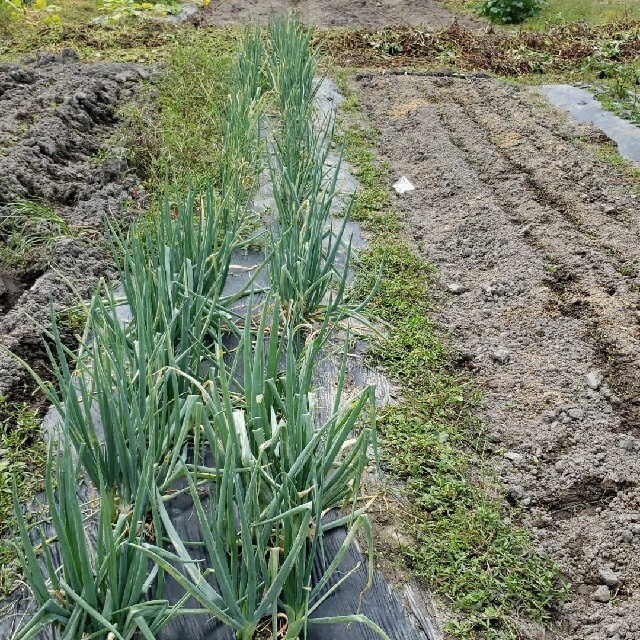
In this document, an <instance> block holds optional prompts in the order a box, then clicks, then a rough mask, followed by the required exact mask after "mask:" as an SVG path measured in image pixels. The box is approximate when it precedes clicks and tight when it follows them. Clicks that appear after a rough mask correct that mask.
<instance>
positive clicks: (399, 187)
mask: <svg viewBox="0 0 640 640" xmlns="http://www.w3.org/2000/svg"><path fill="white" fill-rule="evenodd" d="M393 188H394V189H395V190H396V193H399V194H403V193H407V191H413V190H414V189H415V187H414V186H413V185H412V184H411V182H409V178H407V177H405V176H402V178H400V180H398V182H396V183H395V184H394V185H393Z"/></svg>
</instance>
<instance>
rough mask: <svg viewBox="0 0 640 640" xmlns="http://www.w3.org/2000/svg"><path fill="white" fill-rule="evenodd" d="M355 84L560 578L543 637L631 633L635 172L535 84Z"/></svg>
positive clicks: (635, 614) (638, 625)
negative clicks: (555, 608)
mask: <svg viewBox="0 0 640 640" xmlns="http://www.w3.org/2000/svg"><path fill="white" fill-rule="evenodd" d="M354 89H355V90H356V91H357V93H358V95H359V96H360V101H361V104H362V107H363V109H364V113H365V116H366V119H367V120H368V122H367V123H366V124H368V125H370V126H372V127H375V128H376V129H377V130H379V132H380V138H379V155H380V158H381V160H383V161H386V162H388V163H389V166H390V169H391V172H392V178H393V180H394V181H395V180H397V179H398V178H400V177H401V176H406V177H407V178H409V180H410V181H411V182H412V183H413V184H414V185H415V187H416V189H415V191H413V192H411V193H408V194H405V195H404V196H397V202H396V205H397V207H398V208H399V209H400V211H401V217H402V218H403V219H404V220H406V225H407V226H406V231H407V234H408V235H409V236H410V237H411V238H412V239H413V241H414V242H415V245H416V248H417V250H418V251H419V252H420V253H421V255H422V256H423V257H424V259H425V260H426V261H428V262H430V263H433V264H435V265H436V266H437V267H438V269H439V273H440V279H441V293H442V295H441V307H440V311H439V319H440V320H441V322H442V323H443V325H444V326H445V327H446V328H447V329H449V330H450V331H451V339H452V341H453V342H454V343H455V345H456V346H457V348H458V349H459V350H460V352H461V354H462V355H463V356H464V357H463V358H462V359H463V361H464V362H465V366H466V367H467V368H468V369H469V370H470V371H471V373H472V375H473V376H474V377H475V380H476V382H477V384H478V385H479V386H480V387H481V388H482V389H483V391H484V398H485V401H484V408H483V417H484V420H485V422H486V427H487V433H488V439H489V445H490V448H491V451H492V452H493V455H494V463H495V467H496V468H497V470H498V474H499V476H500V479H501V482H502V486H503V487H504V499H505V500H507V501H508V502H510V503H511V504H513V505H515V506H517V507H518V508H519V509H520V510H521V511H522V514H523V518H524V520H525V523H526V524H527V525H528V527H529V528H530V529H531V531H532V532H533V535H534V537H535V539H536V540H537V544H538V545H539V548H540V550H541V551H543V552H544V553H547V554H548V555H550V556H551V557H552V558H554V559H555V560H556V561H557V563H558V565H559V567H560V569H561V571H562V573H563V574H564V575H565V576H566V578H567V580H568V581H569V582H570V583H571V593H570V595H569V598H568V601H567V603H566V605H565V606H564V609H563V610H562V612H561V614H560V615H559V618H558V619H557V621H556V622H557V628H556V632H555V635H554V637H558V638H563V639H566V640H596V639H598V640H600V639H602V638H616V639H618V640H621V639H623V638H625V639H631V638H634V639H635V638H640V481H639V478H640V426H639V425H640V382H639V380H640V378H639V375H638V370H639V367H640V324H639V321H640V295H639V291H640V280H639V279H638V276H637V274H638V273H639V272H640V252H639V251H638V247H639V246H640V210H639V208H638V183H634V182H633V181H632V180H631V178H627V177H624V176H621V175H619V174H618V173H616V171H615V170H614V169H613V168H612V167H611V166H609V165H608V164H606V163H604V162H603V161H600V160H599V159H598V158H597V156H596V155H595V153H594V151H593V146H592V145H590V144H588V142H589V141H592V142H594V143H602V141H603V138H602V134H600V133H599V132H597V131H595V130H594V129H592V128H591V127H587V126H585V125H576V124H573V123H571V122H570V121H569V120H568V118H567V117H566V116H565V115H564V114H563V113H561V112H559V111H557V110H555V109H553V108H552V107H550V105H549V104H548V103H547V102H546V101H545V99H544V98H542V97H541V96H540V95H539V94H538V93H537V92H536V91H535V90H534V89H529V88H521V87H516V86H511V85H506V84H503V83H501V82H499V81H496V80H493V79H488V78H480V77H468V78H459V77H457V78H456V77H425V76H421V77H419V76H410V75H409V76H389V75H377V74H373V73H363V74H360V75H358V76H357V79H356V80H355V81H354ZM525 637H529V636H525ZM536 637H542V636H536ZM545 637H549V636H545Z"/></svg>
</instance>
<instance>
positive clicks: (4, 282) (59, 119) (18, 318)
mask: <svg viewBox="0 0 640 640" xmlns="http://www.w3.org/2000/svg"><path fill="white" fill-rule="evenodd" d="M143 77H145V78H146V77H148V72H147V71H145V70H144V69H143V68H142V67H138V66H135V65H124V64H92V65H86V64H81V63H79V62H77V55H76V54H75V53H74V52H73V51H70V50H65V51H64V52H63V53H62V54H60V55H53V54H45V53H41V54H38V55H37V56H34V57H32V58H30V59H28V60H25V62H24V63H22V64H2V65H0V215H2V216H7V215H9V216H10V215H11V214H12V206H11V205H12V203H15V202H17V201H20V200H29V201H35V202H39V203H44V204H46V206H48V207H50V208H52V209H53V210H55V211H56V212H57V213H59V214H61V215H62V216H63V217H64V218H65V220H66V221H67V223H68V224H69V225H70V229H71V232H70V234H69V236H68V237H61V238H58V239H57V240H56V241H55V242H54V243H53V244H52V245H51V246H48V247H47V248H46V249H45V248H42V249H41V250H38V251H36V252H35V253H32V254H31V255H30V256H29V260H28V261H27V264H26V265H20V264H18V265H16V264H11V265H9V264H2V263H0V341H1V343H2V345H3V346H4V347H8V348H9V349H11V350H12V351H13V352H14V353H17V354H18V355H19V356H21V357H24V358H25V359H26V360H27V361H28V362H29V363H30V364H31V365H32V366H33V367H35V368H36V370H40V371H44V370H45V369H46V365H45V360H46V355H45V351H44V348H43V343H42V338H41V331H40V330H39V328H38V327H37V324H36V323H40V324H44V325H45V326H46V325H47V324H48V319H49V315H50V310H49V309H50V301H53V303H54V306H55V308H56V309H57V310H61V309H64V308H65V307H66V306H68V305H69V304H71V303H72V302H76V301H77V296H78V295H79V296H81V297H82V296H85V297H86V296H87V295H88V294H89V293H90V292H91V290H92V289H93V287H94V286H95V284H96V282H97V281H98V280H99V278H101V277H110V276H112V272H111V261H110V258H109V256H108V252H107V251H106V247H105V243H104V217H105V215H109V216H111V217H112V218H113V219H115V220H117V219H119V218H122V217H123V207H122V203H123V202H124V201H125V199H129V200H133V199H136V198H138V199H139V197H140V195H141V194H140V192H139V191H138V190H136V179H135V176H128V175H127V164H126V160H124V159H123V158H122V157H120V155H119V154H118V153H117V152H116V153H115V154H114V153H112V152H111V151H113V150H111V149H110V148H109V143H108V138H109V136H110V134H112V133H113V132H114V131H115V128H116V125H117V122H118V118H117V108H118V107H119V106H120V105H121V104H123V103H124V102H125V101H127V100H130V99H131V98H132V97H133V95H134V92H135V90H136V88H137V86H138V85H139V83H140V82H141V80H142V79H143ZM116 151H117V150H116ZM101 154H102V155H101ZM0 241H4V239H3V238H0ZM34 321H35V322H34ZM32 386H33V385H32V384H31V383H30V381H29V379H28V375H27V374H26V372H25V371H24V370H23V369H22V368H21V367H20V366H18V365H17V363H16V362H15V360H14V359H12V358H11V357H10V356H8V355H6V353H5V351H4V350H3V351H1V352H0V396H4V397H6V398H8V399H10V400H11V399H21V398H22V397H26V395H25V394H28V390H29V389H30V388H31V387H32Z"/></svg>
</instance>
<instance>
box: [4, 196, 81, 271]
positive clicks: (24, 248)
mask: <svg viewBox="0 0 640 640" xmlns="http://www.w3.org/2000/svg"><path fill="white" fill-rule="evenodd" d="M73 233H74V230H73V228H72V227H71V225H70V224H69V223H68V222H67V221H66V220H65V219H64V218H63V217H62V216H61V215H60V214H59V213H57V212H56V211H54V210H53V209H52V208H51V207H49V206H48V205H46V204H45V203H42V202H35V201H32V200H26V199H25V200H19V201H17V202H13V203H10V204H8V205H6V206H5V207H4V208H3V210H2V211H0V239H2V241H3V247H2V248H1V249H0V256H1V257H2V260H3V261H4V262H5V263H6V264H10V265H15V266H20V265H24V264H26V263H28V262H29V261H30V260H33V259H35V258H39V259H42V254H43V252H44V253H45V255H46V252H47V250H48V249H50V248H51V245H53V244H54V243H55V242H56V240H58V239H60V238H61V237H63V236H69V235H72V234H73Z"/></svg>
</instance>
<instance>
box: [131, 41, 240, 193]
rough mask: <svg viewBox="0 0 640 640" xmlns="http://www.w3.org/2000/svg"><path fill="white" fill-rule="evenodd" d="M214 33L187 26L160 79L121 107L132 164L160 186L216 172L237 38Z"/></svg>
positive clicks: (151, 182)
mask: <svg viewBox="0 0 640 640" xmlns="http://www.w3.org/2000/svg"><path fill="white" fill-rule="evenodd" d="M210 35H211V33H209V32H203V33H200V32H195V31H193V32H191V31H189V32H186V33H185V34H184V36H183V37H182V38H181V39H180V41H178V42H176V43H174V44H173V45H171V46H170V48H169V50H170V55H169V58H168V60H167V65H166V72H165V73H164V74H163V76H162V78H161V79H160V80H159V81H158V83H157V84H156V85H154V86H150V87H148V90H147V91H148V93H147V95H145V94H144V92H143V95H142V96H141V98H140V99H139V100H138V101H137V102H136V103H132V104H130V105H129V106H128V107H126V108H125V109H124V111H123V115H124V118H125V121H126V124H125V127H124V130H125V139H126V141H127V145H126V146H127V148H128V149H129V150H130V154H131V159H132V161H133V164H134V165H135V166H136V168H137V170H138V172H139V173H140V174H141V175H142V176H144V177H145V178H146V179H147V180H148V181H149V182H150V184H151V185H152V186H154V187H156V188H157V187H158V185H160V184H162V183H163V182H164V181H165V180H166V179H167V178H168V179H169V180H174V179H175V180H177V181H178V182H179V183H181V184H182V186H184V184H185V183H187V182H191V183H192V184H194V183H195V184H198V183H201V182H202V181H203V180H205V179H206V178H207V177H208V176H212V175H215V174H217V172H218V167H219V165H220V149H221V138H222V129H221V122H220V112H221V110H222V109H223V108H224V105H225V103H226V100H227V95H228V91H229V83H230V80H231V76H230V74H231V67H232V63H233V53H234V51H235V48H236V46H237V43H236V40H235V38H229V37H226V38H220V39H219V38H217V37H216V38H214V39H213V40H212V39H211V38H210V37H209V36H210ZM154 96H155V97H154Z"/></svg>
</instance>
